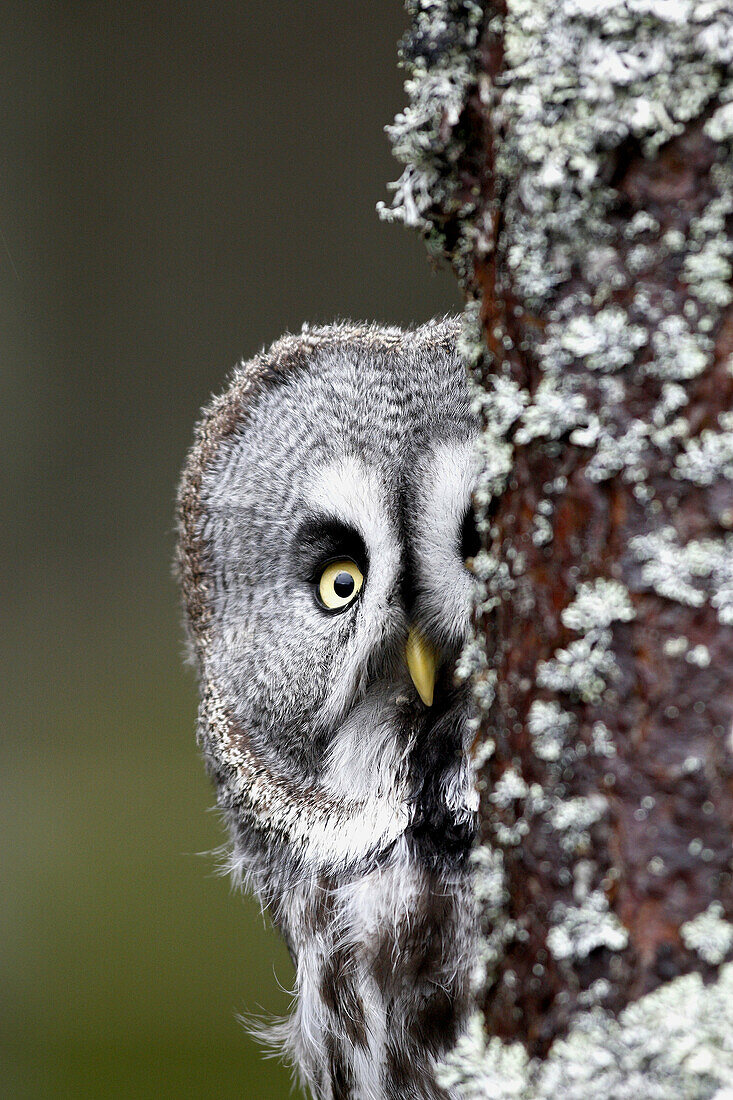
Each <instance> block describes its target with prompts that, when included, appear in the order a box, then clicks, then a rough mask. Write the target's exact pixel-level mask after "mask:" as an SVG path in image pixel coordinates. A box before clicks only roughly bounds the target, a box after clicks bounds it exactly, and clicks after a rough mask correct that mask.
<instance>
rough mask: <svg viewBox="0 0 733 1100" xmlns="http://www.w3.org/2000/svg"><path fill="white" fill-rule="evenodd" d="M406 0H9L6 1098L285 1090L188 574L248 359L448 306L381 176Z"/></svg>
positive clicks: (262, 938) (1, 757)
mask: <svg viewBox="0 0 733 1100" xmlns="http://www.w3.org/2000/svg"><path fill="white" fill-rule="evenodd" d="M404 19H405V17H404V14H403V12H402V10H401V6H400V4H399V3H398V0H390V2H386V0H368V2H367V0H363V2H361V3H346V2H339V3H336V2H323V3H310V2H307V0H304V2H302V3H297V2H295V0H291V2H287V3H286V2H280V3H276V2H273V0H270V2H264V0H241V2H240V3H239V4H237V5H221V6H214V5H211V6H210V5H209V4H208V3H203V2H200V3H199V2H196V3H177V4H167V3H156V4H139V5H136V4H131V3H120V4H113V3H93V2H87V3H82V2H77V3H62V2H56V3H50V2H49V3H43V2H39V0H34V3H22V4H21V3H16V4H5V5H3V31H2V35H0V89H1V90H0V105H1V106H0V133H1V140H0V284H1V287H2V292H1V293H0V333H1V345H0V347H1V355H2V357H1V360H0V368H1V369H0V387H1V390H2V392H1V397H0V410H1V412H0V415H1V416H2V425H1V426H0V448H1V450H2V455H1V458H2V477H0V493H2V500H3V514H4V516H5V518H4V521H3V538H2V540H1V542H2V546H3V550H2V553H3V561H2V581H3V584H2V589H3V593H4V595H3V600H2V605H3V617H2V618H3V630H2V643H1V644H2V655H3V665H2V667H3V671H2V677H1V683H2V692H3V699H2V709H1V710H0V715H1V717H2V740H1V743H0V790H1V791H2V796H1V802H0V829H2V836H1V844H2V847H1V849H0V852H1V859H2V866H3V874H2V895H1V900H0V986H1V988H0V1095H2V1096H3V1097H5V1096H7V1097H13V1098H15V1097H168V1096H170V1097H184V1096H186V1097H188V1096H192V1097H216V1098H220V1097H222V1098H223V1097H233V1098H234V1097H252V1098H257V1100H268V1098H275V1097H284V1096H287V1095H289V1093H290V1080H289V1074H288V1073H287V1071H286V1070H284V1069H282V1068H281V1067H280V1066H279V1065H278V1064H277V1063H276V1062H267V1061H264V1060H263V1058H262V1057H261V1055H260V1053H259V1051H258V1049H257V1047H256V1046H255V1044H254V1043H253V1042H252V1041H251V1040H250V1039H249V1038H248V1037H247V1035H246V1034H245V1032H244V1031H243V1029H242V1028H241V1026H240V1024H239V1023H238V1022H237V1019H236V1015H237V1013H250V1014H252V1013H257V1012H264V1013H273V1012H274V1013H282V1012H284V1011H286V1009H287V1005H288V1001H289V998H288V996H287V994H286V993H285V992H284V990H282V989H281V988H279V984H278V983H280V984H281V985H282V986H284V987H285V988H287V987H288V986H289V984H290V983H291V980H292V972H291V968H290V964H289V961H288V959H287V956H286V953H285V951H284V949H283V948H282V946H281V945H280V943H279V940H278V938H277V936H276V935H275V933H274V932H272V931H271V930H269V929H267V928H266V927H265V925H264V922H263V920H262V918H261V916H260V913H259V909H258V906H257V905H256V904H255V903H254V902H253V901H252V899H250V898H244V899H243V898H241V897H239V896H238V895H237V894H235V893H233V892H232V891H231V889H230V886H229V883H228V882H227V880H226V879H224V878H222V877H220V876H217V874H216V868H217V859H216V857H215V856H214V855H212V854H211V853H212V852H213V850H214V849H215V848H216V847H217V846H219V845H220V844H221V843H222V841H223V833H222V830H221V827H220V823H219V821H218V818H217V816H216V813H215V812H207V811H208V810H209V809H210V807H211V806H212V804H213V796H212V792H211V789H210V787H209V784H208V781H207V779H206V777H205V775H204V770H203V767H202V765H201V762H200V760H199V758H198V754H197V750H196V746H195V742H194V720H195V706H196V691H195V684H194V682H193V677H192V674H191V673H190V670H187V669H185V668H184V667H183V666H182V661H181V657H182V650H183V646H182V639H181V630H180V625H179V611H178V604H177V593H176V591H175V586H174V584H173V581H172V579H171V571H170V561H171V558H172V551H173V533H172V528H173V501H174V495H175V485H176V479H177V473H178V470H179V468H180V466H181V463H182V461H183V457H184V454H185V451H186V448H187V446H188V443H189V441H190V439H191V434H192V427H193V423H194V420H195V418H196V415H197V411H198V409H199V408H200V406H201V405H202V404H203V403H204V402H205V401H206V400H207V399H208V397H209V395H210V393H211V392H212V391H214V390H216V389H218V388H221V386H222V383H223V380H224V378H225V376H226V373H227V371H228V369H229V368H230V367H231V366H232V365H233V364H234V363H235V362H236V360H237V359H238V358H240V357H242V356H249V355H251V354H252V353H254V352H255V351H257V350H258V348H259V347H261V345H262V344H263V343H268V342H270V341H271V340H273V339H274V338H276V337H277V336H278V335H279V334H280V333H281V332H282V331H284V330H285V329H287V328H299V327H300V325H301V324H302V322H303V321H305V320H310V321H328V320H331V319H334V318H336V317H348V316H352V317H367V318H376V319H379V320H383V321H389V322H398V323H401V322H409V321H421V320H424V319H425V318H426V317H428V316H430V315H432V314H434V313H440V312H444V311H446V310H449V309H452V308H454V307H455V306H456V304H457V293H456V289H455V286H454V283H453V280H452V279H451V278H450V276H448V275H446V274H442V275H439V276H436V275H433V274H432V273H431V272H430V270H429V267H428V263H427V260H426V258H425V252H424V248H423V246H422V244H421V242H420V241H419V240H418V238H417V237H416V236H414V235H412V234H408V233H406V232H405V231H404V230H403V229H401V228H399V227H391V226H385V225H384V224H383V223H381V222H380V221H379V220H378V218H377V215H376V213H375V210H374V207H375V203H376V202H377V201H378V200H379V199H381V198H384V197H385V186H386V182H387V181H388V180H390V179H393V178H395V176H396V174H397V173H398V168H397V166H396V165H395V163H394V162H393V160H392V158H391V154H390V152H389V147H388V143H387V141H386V138H385V136H384V134H383V132H382V128H383V126H384V125H385V123H387V122H389V121H390V120H391V118H392V116H393V115H394V113H395V111H397V110H398V109H400V107H401V106H402V104H403V101H404V96H403V92H402V79H403V77H402V75H401V74H400V73H399V72H398V70H397V68H396V63H395V60H396V42H397V39H398V37H399V35H400V34H401V33H402V30H403V28H404Z"/></svg>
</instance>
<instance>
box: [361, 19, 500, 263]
mask: <svg viewBox="0 0 733 1100" xmlns="http://www.w3.org/2000/svg"><path fill="white" fill-rule="evenodd" d="M406 7H407V11H408V13H409V15H410V18H411V30H410V32H409V33H408V35H406V36H405V39H404V41H403V46H402V63H403V65H404V66H405V68H406V69H407V71H408V79H407V80H406V81H405V91H406V93H407V95H408V99H409V102H408V105H407V107H406V108H405V110H404V111H402V112H401V113H400V114H398V115H397V117H396V118H395V120H394V123H393V124H392V125H391V126H388V127H387V133H388V134H389V137H390V139H391V142H392V149H393V152H394V154H395V156H396V157H397V159H398V160H399V161H401V162H402V163H403V164H404V165H405V168H404V171H403V172H402V175H401V176H400V178H399V179H398V180H397V182H396V183H393V184H391V185H390V189H391V190H392V191H393V193H394V194H393V198H392V203H391V205H390V206H389V207H388V206H386V205H385V204H384V203H379V204H378V210H379V213H380V216H381V217H383V218H385V219H387V220H389V221H401V222H403V223H404V224H405V225H407V226H410V227H412V228H416V229H419V230H420V231H421V232H422V233H424V234H425V235H426V236H427V237H428V244H429V246H430V247H431V248H432V250H433V251H436V252H439V251H440V249H441V248H442V245H443V238H442V235H441V233H440V232H439V231H437V232H436V228H435V224H434V221H433V219H432V218H431V212H433V213H434V212H435V211H436V210H440V211H442V212H443V214H446V215H447V214H450V213H453V214H456V213H458V212H462V213H463V215H464V216H465V217H468V215H469V213H470V211H469V210H466V209H465V207H466V197H465V194H464V193H462V186H461V185H462V181H461V178H460V175H459V174H458V173H457V172H456V169H455V165H456V162H457V161H458V159H459V157H460V154H461V152H462V148H463V147H462V145H461V143H460V141H459V140H458V138H457V137H456V124H457V123H458V121H459V119H460V117H461V113H462V111H463V109H464V106H465V104H466V100H467V96H468V93H469V91H470V89H471V88H472V87H473V86H474V84H475V79H476V60H477V54H476V45H477V40H478V32H479V27H480V25H481V21H482V19H483V8H482V5H481V4H479V3H475V2H473V0H408V2H407V4H406ZM467 247H468V246H467V244H466V245H465V246H464V248H463V249H459V252H461V253H462V252H465V251H466V250H467ZM458 259H459V257H457V260H458Z"/></svg>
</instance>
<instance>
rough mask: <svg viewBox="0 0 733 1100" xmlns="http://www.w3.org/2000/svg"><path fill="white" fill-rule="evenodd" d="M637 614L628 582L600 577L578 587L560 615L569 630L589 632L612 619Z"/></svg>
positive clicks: (627, 619) (624, 619)
mask: <svg viewBox="0 0 733 1100" xmlns="http://www.w3.org/2000/svg"><path fill="white" fill-rule="evenodd" d="M634 616H635V611H634V607H633V604H632V603H631V600H630V599H629V593H628V589H627V588H626V587H625V585H623V584H621V583H620V582H619V581H613V580H606V579H605V578H603V577H599V578H598V579H597V580H594V581H588V582H587V583H585V584H581V585H580V586H579V588H578V591H577V593H576V595H575V599H574V600H573V602H572V603H571V604H569V605H568V606H567V607H566V608H565V609H564V610H563V611H562V613H561V615H560V618H561V620H562V623H563V625H564V626H566V627H568V629H569V630H575V631H577V632H578V633H581V634H587V633H588V631H590V630H597V629H604V628H605V627H607V626H610V625H611V623H613V622H625V623H627V622H630V621H631V620H632V619H633V618H634Z"/></svg>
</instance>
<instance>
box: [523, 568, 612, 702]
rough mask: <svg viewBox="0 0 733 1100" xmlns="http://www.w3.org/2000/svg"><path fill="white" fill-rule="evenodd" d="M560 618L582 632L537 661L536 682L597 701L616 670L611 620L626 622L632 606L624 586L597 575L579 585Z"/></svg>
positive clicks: (570, 627) (572, 628) (589, 700)
mask: <svg viewBox="0 0 733 1100" xmlns="http://www.w3.org/2000/svg"><path fill="white" fill-rule="evenodd" d="M561 618H562V622H563V624H564V625H565V626H567V627H568V628H569V629H571V630H576V631H578V632H579V633H581V634H583V637H582V638H579V639H577V641H574V642H571V643H570V645H569V646H567V647H566V648H564V649H558V650H557V652H556V653H555V655H554V656H553V657H552V658H550V660H548V661H540V662H539V663H538V665H537V684H538V686H539V687H543V688H549V689H550V690H552V691H560V692H565V693H569V694H572V695H577V696H578V697H579V698H580V699H582V700H583V702H586V703H595V702H598V701H599V700H600V699H601V697H602V695H603V692H604V691H605V689H606V687H607V686H608V683H609V682H610V681H611V680H613V679H614V678H615V677H616V676H617V674H618V668H617V665H616V659H615V657H614V655H613V652H612V650H611V641H612V634H611V631H610V630H609V629H608V628H609V627H610V625H611V624H612V623H614V622H629V621H630V620H631V619H633V618H634V608H633V606H632V604H631V601H630V599H629V594H628V592H627V590H626V588H625V587H624V586H623V585H622V584H620V583H619V582H618V581H613V580H605V579H604V578H599V579H597V580H595V581H590V582H588V583H587V584H583V585H581V586H580V587H579V589H578V592H577V595H576V598H575V600H574V601H573V602H572V603H571V604H569V606H568V607H566V608H565V609H564V611H563V612H562V614H561Z"/></svg>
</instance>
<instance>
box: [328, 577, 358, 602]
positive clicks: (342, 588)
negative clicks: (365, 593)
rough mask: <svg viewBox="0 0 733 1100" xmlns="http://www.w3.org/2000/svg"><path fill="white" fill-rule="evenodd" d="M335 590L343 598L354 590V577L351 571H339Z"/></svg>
mask: <svg viewBox="0 0 733 1100" xmlns="http://www.w3.org/2000/svg"><path fill="white" fill-rule="evenodd" d="M333 590H334V592H335V593H336V595H337V596H339V597H340V598H341V599H342V600H344V599H346V597H347V596H350V595H351V593H352V592H353V591H354V578H353V577H352V576H351V573H346V572H343V573H337V574H336V576H335V577H334V581H333Z"/></svg>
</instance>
